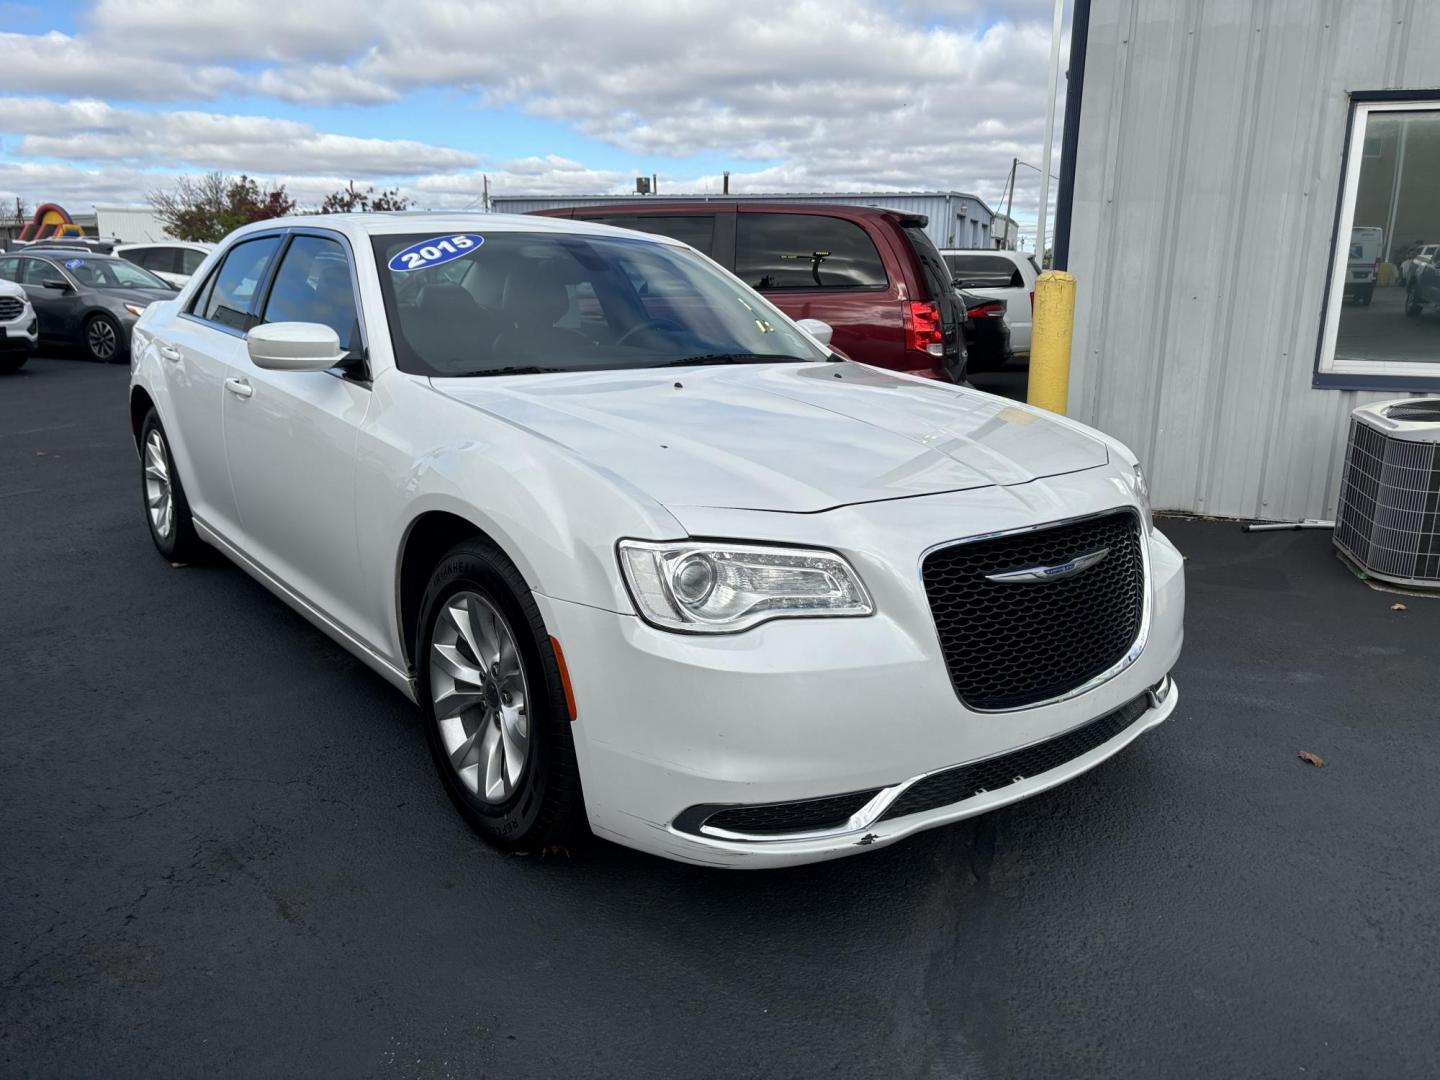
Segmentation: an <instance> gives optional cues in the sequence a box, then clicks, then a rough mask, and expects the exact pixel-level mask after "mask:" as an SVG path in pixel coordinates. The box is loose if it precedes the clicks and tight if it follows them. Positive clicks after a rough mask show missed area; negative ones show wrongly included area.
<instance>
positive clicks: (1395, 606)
mask: <svg viewBox="0 0 1440 1080" xmlns="http://www.w3.org/2000/svg"><path fill="white" fill-rule="evenodd" d="M1390 610H1391V611H1409V610H1410V609H1409V608H1407V607H1406V606H1405V605H1404V604H1391V605H1390Z"/></svg>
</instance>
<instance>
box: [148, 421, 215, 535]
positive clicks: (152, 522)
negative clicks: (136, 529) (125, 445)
mask: <svg viewBox="0 0 1440 1080" xmlns="http://www.w3.org/2000/svg"><path fill="white" fill-rule="evenodd" d="M140 491H141V494H142V495H143V496H144V500H145V523H146V524H147V525H149V526H150V539H152V540H154V541H155V547H156V548H157V549H158V550H159V552H160V554H161V555H164V556H165V558H167V559H169V560H170V561H171V562H190V561H192V560H193V559H194V558H195V557H196V556H197V555H199V554H200V553H201V552H202V551H203V550H204V543H203V541H201V539H200V537H198V536H197V535H195V523H194V522H193V521H192V520H191V519H190V503H189V502H188V501H187V500H186V498H185V489H184V487H182V486H181V484H180V474H179V473H177V472H176V471H175V459H174V458H173V457H171V456H170V443H169V441H168V440H167V439H166V438H165V429H164V428H163V427H161V426H160V417H159V415H158V414H157V413H156V412H155V410H154V409H151V410H150V411H149V412H148V413H146V414H145V422H144V423H143V424H142V425H141V427H140Z"/></svg>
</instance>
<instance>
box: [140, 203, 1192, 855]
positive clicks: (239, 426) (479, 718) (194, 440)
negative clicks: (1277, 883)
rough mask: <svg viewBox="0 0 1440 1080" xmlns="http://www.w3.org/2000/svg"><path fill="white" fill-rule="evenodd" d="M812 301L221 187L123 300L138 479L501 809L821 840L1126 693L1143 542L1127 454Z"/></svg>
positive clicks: (547, 244)
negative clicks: (238, 225) (177, 269)
mask: <svg viewBox="0 0 1440 1080" xmlns="http://www.w3.org/2000/svg"><path fill="white" fill-rule="evenodd" d="M802 256H803V257H805V258H808V257H809V255H808V254H806V253H803V252H802V253H799V255H795V254H785V253H779V254H777V258H781V259H787V258H794V257H802ZM828 332H829V331H828V327H826V326H824V324H822V323H808V324H796V323H793V322H791V321H790V320H789V319H788V318H786V317H785V316H784V315H783V314H781V313H780V312H779V311H778V310H776V309H775V307H773V306H772V305H771V304H769V303H768V302H767V301H766V300H765V299H764V298H763V297H762V296H760V295H758V294H757V293H755V292H753V291H752V290H751V289H749V288H748V287H746V286H745V285H744V284H742V283H741V282H740V281H739V280H738V279H737V278H735V277H733V276H731V275H730V274H728V273H726V272H725V271H724V270H722V269H720V268H719V267H718V266H716V265H715V264H714V263H712V262H710V261H709V260H708V259H706V258H704V257H703V256H701V255H699V254H697V253H696V252H695V251H694V250H692V249H691V248H689V247H687V246H686V245H684V244H681V243H677V242H675V241H673V240H669V239H666V238H664V237H659V236H653V235H640V234H636V233H630V232H626V231H623V230H618V229H611V228H606V227H604V226H599V225H588V224H584V223H582V222H575V221H564V220H557V219H549V218H530V217H523V218H522V217H505V216H491V215H485V216H477V215H453V214H451V215H429V214H371V215H359V216H336V217H327V218H325V219H324V220H323V221H318V220H317V219H315V218H300V219H281V220H277V221H268V222H261V223H258V224H256V225H252V226H247V227H245V228H243V229H240V230H238V231H237V232H235V233H233V234H231V235H230V236H229V237H228V238H227V239H226V241H225V242H224V243H223V244H221V245H220V246H219V248H218V249H217V250H216V251H215V252H214V253H212V254H211V255H210V256H209V257H208V258H207V259H206V260H205V263H204V264H203V265H202V266H201V267H200V269H199V271H198V272H197V273H196V274H195V276H194V277H193V278H192V279H191V280H190V283H189V284H188V285H187V286H186V287H185V289H184V290H183V291H182V292H181V293H180V294H179V297H178V299H175V300H170V301H164V302H160V303H156V304H152V305H151V306H150V307H149V308H148V309H147V310H146V312H145V314H144V316H143V317H142V318H141V319H140V322H139V323H138V325H137V326H136V328H135V348H134V351H133V361H132V362H133V365H134V370H133V374H132V379H131V389H130V409H131V416H132V419H133V425H134V431H135V438H136V443H137V446H138V448H139V451H140V457H141V464H142V476H141V486H142V491H143V494H144V503H145V512H146V518H147V520H148V522H149V526H150V530H151V533H152V535H153V537H154V540H155V543H156V545H157V546H158V547H159V549H160V551H161V552H162V553H163V554H164V555H165V556H167V557H168V558H170V559H172V560H175V561H183V560H185V559H186V558H188V557H189V556H190V555H191V553H192V552H193V551H194V550H195V549H196V548H197V547H198V546H199V545H201V544H210V545H212V546H214V547H215V548H218V549H219V550H220V551H222V552H224V553H225V554H226V555H227V556H229V557H230V558H231V559H233V560H234V561H235V562H237V563H239V564H240V565H241V566H243V567H244V568H245V569H246V570H247V571H249V572H250V573H251V574H252V575H254V576H255V577H256V578H258V579H259V580H260V581H261V582H262V583H263V584H265V585H266V586H268V587H269V588H270V589H272V590H273V591H274V592H275V593H277V594H278V595H279V596H280V597H282V598H283V599H284V600H286V601H287V602H288V603H289V604H291V605H292V606H293V607H295V608H296V609H297V610H298V611H300V612H301V613H302V614H304V615H305V616H306V617H307V618H309V619H310V620H311V621H312V622H314V623H315V624H316V625H317V626H319V627H320V628H321V629H323V630H324V631H326V632H327V633H329V634H330V635H332V636H333V637H334V638H335V639H337V640H338V641H339V642H341V643H342V644H343V645H345V646H346V647H347V648H349V649H350V650H351V651H353V652H354V653H355V655H356V656H358V657H359V658H361V659H362V660H363V661H365V663H367V664H369V665H370V666H371V667H373V668H374V669H375V670H376V671H378V672H380V673H381V674H382V675H383V676H385V677H386V678H387V679H389V680H390V681H391V682H393V683H394V684H395V685H396V686H397V687H399V688H400V689H401V690H402V691H403V692H405V693H406V694H408V695H410V696H411V697H413V698H414V699H415V700H416V701H417V702H418V703H419V705H420V707H421V708H422V709H423V710H424V713H425V717H426V722H425V730H426V732H427V737H428V739H429V742H430V747H431V749H432V751H433V753H434V757H435V761H436V765H437V767H438V770H439V773H440V776H441V778H442V780H443V782H444V784H445V786H446V788H447V790H448V791H449V794H450V795H451V796H452V798H453V799H454V801H455V803H456V805H457V806H458V807H459V808H460V810H461V811H462V812H463V813H464V815H465V816H466V818H467V819H468V820H469V821H470V822H471V823H472V824H473V825H474V826H475V828H476V829H478V830H479V831H480V832H481V833H482V834H484V835H485V836H486V837H488V838H490V839H491V840H492V841H494V842H496V843H498V844H500V845H502V846H505V847H508V848H518V849H527V850H534V849H537V848H540V847H543V846H545V845H547V844H552V843H557V842H563V841H564V839H565V838H567V837H569V836H572V835H574V834H575V833H577V832H581V833H583V829H584V826H585V825H587V824H588V826H589V828H590V829H591V830H593V831H594V832H595V833H597V834H599V835H600V836H603V837H607V838H610V839H612V840H617V841H619V842H620V843H623V844H628V845H631V846H633V847H636V848H640V849H643V850H645V851H650V852H654V853H656V854H660V855H665V856H669V857H671V858H676V859H683V860H686V861H690V862H695V863H704V864H711V865H717V866H777V865H784V864H791V863H801V862H807V861H814V860H818V859H827V858H834V857H836V856H840V855H845V854H849V853H851V852H856V851H862V850H865V849H866V848H868V847H878V846H880V845H884V844H888V843H891V842H893V841H895V840H898V839H900V838H902V837H904V836H907V835H909V834H910V833H913V832H916V831H917V830H920V829H926V828H930V827H933V826H936V825H941V824H944V823H946V822H951V821H955V820H957V819H959V818H963V817H968V816H970V815H973V814H978V813H982V812H984V811H986V810H990V809H992V808H994V807H997V806H1001V805H1003V804H1005V803H1009V802H1013V801H1015V800H1017V799H1022V798H1025V797H1026V796H1029V795H1034V794H1035V793H1037V792H1040V791H1044V790H1045V789H1047V788H1050V787H1053V786H1054V785H1056V784H1059V783H1062V782H1063V781H1065V780H1068V779H1070V778H1071V777H1074V776H1076V775H1078V774H1080V773H1082V772H1084V771H1085V770H1087V769H1090V768H1092V767H1093V766H1095V765H1097V764H1099V763H1100V762H1101V761H1103V760H1105V759H1106V758H1107V757H1109V756H1110V755H1112V754H1114V753H1116V752H1117V751H1119V750H1120V749H1122V748H1123V747H1124V746H1126V745H1127V744H1128V743H1130V742H1131V741H1132V740H1134V739H1135V738H1136V737H1138V736H1139V735H1140V734H1141V733H1142V732H1144V731H1147V730H1148V729H1150V728H1152V727H1154V726H1155V725H1157V724H1159V723H1160V722H1161V721H1163V720H1164V719H1165V718H1166V717H1168V716H1169V715H1170V713H1171V712H1172V711H1173V710H1174V708H1175V705H1176V699H1177V695H1176V691H1175V688H1174V685H1173V684H1172V682H1171V681H1170V678H1169V672H1170V669H1171V667H1172V665H1174V663H1175V661H1176V657H1177V656H1178V654H1179V651H1180V642H1181V619H1182V614H1183V607H1184V581H1183V571H1182V565H1181V558H1180V555H1179V554H1178V553H1177V552H1176V550H1175V548H1174V547H1173V546H1171V544H1170V542H1169V541H1168V540H1167V539H1166V538H1165V537H1164V536H1163V535H1162V534H1161V533H1160V532H1159V531H1158V530H1156V529H1155V528H1154V526H1153V524H1152V522H1151V518H1150V511H1149V507H1148V504H1147V499H1146V493H1145V486H1144V481H1143V479H1142V476H1141V473H1140V470H1139V468H1138V467H1137V465H1136V461H1135V458H1134V457H1133V456H1132V455H1131V454H1130V453H1129V452H1128V451H1127V450H1126V449H1125V448H1124V447H1123V446H1121V445H1119V444H1118V443H1116V442H1115V441H1114V440H1112V439H1109V438H1108V437H1106V436H1105V435H1102V434H1100V433H1099V432H1095V431H1091V430H1089V429H1087V428H1085V427H1082V426H1081V425H1079V424H1076V423H1073V422H1071V421H1068V420H1065V419H1063V418H1060V417H1056V416H1052V415H1049V414H1047V413H1043V412H1039V411H1036V410H1034V409H1030V408H1027V407H1025V406H1023V405H1016V404H1012V403H1010V402H1008V401H1004V400H1001V399H998V398H994V397H990V396H988V395H985V394H980V393H976V392H974V391H971V390H967V389H963V388H960V387H957V386H951V385H946V384H942V383H938V382H931V381H927V380H924V379H918V378H912V377H907V376H903V375H898V374H894V373H892V372H889V371H883V370H879V369H876V368H872V367H866V366H863V365H860V364H855V363H851V362H849V361H847V360H844V359H843V358H841V357H838V356H836V355H834V354H833V353H831V352H830V350H829V349H828V348H826V346H825V344H824V343H825V341H826V340H827V339H828Z"/></svg>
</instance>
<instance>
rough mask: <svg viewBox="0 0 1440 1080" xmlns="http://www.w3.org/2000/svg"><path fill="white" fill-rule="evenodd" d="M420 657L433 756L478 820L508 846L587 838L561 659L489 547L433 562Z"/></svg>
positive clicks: (468, 545) (457, 551) (525, 592)
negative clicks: (560, 668) (560, 663)
mask: <svg viewBox="0 0 1440 1080" xmlns="http://www.w3.org/2000/svg"><path fill="white" fill-rule="evenodd" d="M415 657H416V667H417V674H418V690H419V694H418V697H419V699H420V703H421V708H422V709H424V711H425V719H426V723H425V731H426V738H427V740H428V742H429V744H430V751H431V755H432V756H433V758H434V760H435V767H436V769H437V770H438V771H439V773H440V778H441V782H442V783H443V784H444V785H445V790H446V792H447V793H448V794H449V795H450V798H451V800H452V801H453V802H454V803H455V805H456V807H458V808H459V810H460V812H461V814H463V815H464V817H465V819H466V820H467V821H468V822H469V823H470V825H471V826H472V827H473V828H474V829H475V830H476V831H477V832H479V833H480V834H481V835H482V836H484V837H485V838H486V839H487V840H489V841H491V842H492V843H494V844H497V845H498V846H500V847H502V848H506V849H508V850H512V851H516V850H520V851H536V850H543V849H544V848H546V847H549V846H553V845H563V844H566V843H569V842H571V841H573V840H575V839H577V838H579V837H580V836H583V835H584V821H585V814H584V804H583V801H582V798H581V794H580V775H579V769H578V767H577V765H576V761H575V743H574V737H573V736H572V734H571V731H570V712H569V706H568V703H567V698H566V695H565V689H564V685H563V683H562V682H561V678H560V670H559V665H558V663H557V661H556V658H555V653H554V650H553V649H552V647H551V645H550V638H549V635H548V634H547V633H546V630H545V625H544V622H543V620H542V619H541V617H540V610H539V608H538V607H536V605H535V600H534V598H533V596H532V595H531V593H530V589H529V587H528V586H527V585H526V584H525V580H524V579H523V578H522V577H521V575H520V572H519V571H518V570H516V569H515V567H514V566H513V565H512V564H511V563H510V560H509V559H507V558H506V557H505V556H504V555H503V554H502V553H501V552H500V551H499V550H498V549H497V548H495V547H494V546H493V545H492V544H489V543H486V542H484V541H482V540H479V539H476V540H470V541H466V542H464V543H462V544H459V545H458V546H456V547H455V548H453V549H452V550H451V551H450V553H449V554H448V555H446V557H445V558H444V559H443V560H441V563H440V565H439V566H438V567H436V568H435V571H434V573H433V574H432V575H431V577H430V584H429V587H428V588H427V589H426V591H425V599H424V601H423V603H422V605H421V611H420V625H419V631H418V634H417V641H416V649H415Z"/></svg>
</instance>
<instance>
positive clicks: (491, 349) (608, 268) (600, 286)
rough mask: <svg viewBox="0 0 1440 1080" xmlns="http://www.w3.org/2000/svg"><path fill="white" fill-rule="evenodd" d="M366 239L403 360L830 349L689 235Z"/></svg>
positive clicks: (502, 369)
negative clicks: (674, 240)
mask: <svg viewBox="0 0 1440 1080" xmlns="http://www.w3.org/2000/svg"><path fill="white" fill-rule="evenodd" d="M372 242H373V244H374V248H375V257H376V261H377V263H378V265H379V271H380V284H381V290H382V292H383V293H384V296H385V311H386V314H387V315H388V316H389V320H390V332H391V338H392V340H393V343H394V346H395V359H396V364H397V366H398V367H399V368H400V370H401V371H408V372H411V373H413V374H417V375H434V376H451V375H497V374H507V373H512V374H533V373H539V372H548V371H592V370H598V369H602V368H643V367H661V366H666V365H680V364H683V363H687V362H690V363H759V362H786V361H790V362H795V361H806V362H810V361H820V360H826V359H828V358H829V356H828V354H827V353H826V352H825V351H823V350H821V349H818V348H816V346H814V345H813V344H811V343H810V341H809V340H808V339H807V338H806V337H805V336H804V335H803V334H802V333H800V332H799V331H798V330H796V329H794V328H793V327H792V325H791V323H790V322H789V320H788V319H786V318H785V316H784V315H782V314H780V312H779V311H778V310H776V309H775V308H774V307H772V306H771V305H770V304H768V303H767V302H766V301H765V300H762V299H761V298H760V297H759V296H758V295H756V294H755V293H753V292H751V291H750V290H749V289H747V288H746V287H745V286H744V285H740V284H737V283H736V282H735V281H733V280H732V279H730V278H729V277H727V276H726V275H725V274H724V273H723V272H722V271H721V270H719V269H718V268H717V267H716V266H715V265H714V264H713V263H712V262H710V260H708V259H706V258H705V257H704V256H702V255H698V254H696V253H695V252H693V251H691V250H690V249H688V248H683V247H675V246H672V245H669V244H661V243H657V242H655V241H653V240H644V239H639V238H636V239H630V238H627V237H619V236H617V237H608V236H606V237H600V236H577V235H563V234H561V235H557V234H554V233H519V232H498V233H491V234H487V235H480V234H476V233H460V234H455V235H449V236H443V235H442V236H435V235H430V234H414V235H404V236H400V235H394V236H376V237H374V238H373V241H372ZM412 267H413V268H412Z"/></svg>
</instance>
